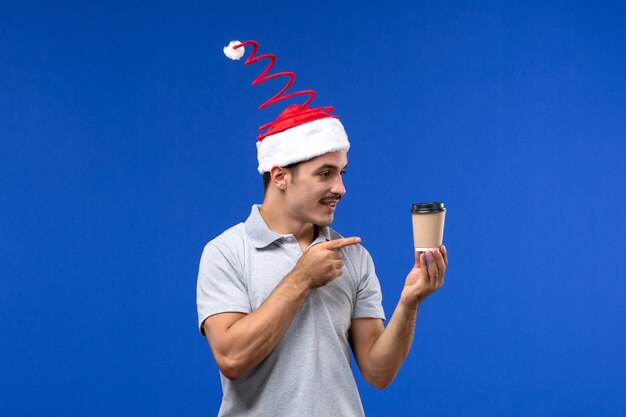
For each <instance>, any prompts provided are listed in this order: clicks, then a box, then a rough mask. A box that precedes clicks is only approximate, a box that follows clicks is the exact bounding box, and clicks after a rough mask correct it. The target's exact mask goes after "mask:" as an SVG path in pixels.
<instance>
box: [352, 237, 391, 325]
mask: <svg viewBox="0 0 626 417" xmlns="http://www.w3.org/2000/svg"><path fill="white" fill-rule="evenodd" d="M359 277H360V280H359V284H358V287H357V293H356V303H355V307H354V312H353V314H352V318H378V319H383V320H385V311H384V310H383V306H382V301H383V295H382V291H381V289H380V283H379V282H378V277H377V276H376V271H375V268H374V261H372V257H371V256H370V254H369V252H368V251H367V250H366V249H365V248H363V255H362V256H361V271H360V274H359Z"/></svg>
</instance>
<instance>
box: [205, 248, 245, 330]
mask: <svg viewBox="0 0 626 417" xmlns="http://www.w3.org/2000/svg"><path fill="white" fill-rule="evenodd" d="M239 265H240V262H238V261H237V259H236V257H235V256H234V254H233V253H232V251H230V250H229V248H228V247H226V245H223V244H219V243H215V242H209V243H208V244H207V245H206V246H205V248H204V251H203V252H202V258H201V259H200V268H199V271H198V284H197V288H196V303H197V306H198V327H199V330H200V334H201V335H203V336H206V335H205V334H204V329H203V327H202V324H203V323H204V320H206V319H207V318H208V317H210V316H212V315H214V314H218V313H226V312H238V313H250V312H251V311H252V308H251V306H250V299H249V297H248V289H247V288H246V285H245V282H244V279H243V273H242V271H241V266H239Z"/></svg>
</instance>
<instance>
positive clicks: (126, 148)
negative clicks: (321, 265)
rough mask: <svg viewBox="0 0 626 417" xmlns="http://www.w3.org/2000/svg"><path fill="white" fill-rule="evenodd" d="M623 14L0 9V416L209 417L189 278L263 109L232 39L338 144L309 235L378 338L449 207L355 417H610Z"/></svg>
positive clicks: (203, 6)
mask: <svg viewBox="0 0 626 417" xmlns="http://www.w3.org/2000/svg"><path fill="white" fill-rule="evenodd" d="M623 4H624V3H623V2H577V1H561V2H545V1H527V2H512V1H499V2H488V1H485V2H442V1H420V2H409V1H406V2H381V3H370V2H330V1H317V2H313V3H306V4H305V3H302V2H284V3H276V4H266V3H263V2H249V3H245V2H239V3H231V4H228V2H220V3H211V2H176V3H173V2H171V3H165V2H163V3H158V4H157V3H155V2H133V3H129V2H117V1H107V2H104V1H98V2H62V1H60V2H41V3H34V2H10V1H9V2H7V1H3V2H2V3H0V143H1V148H0V187H1V188H0V192H1V196H2V198H1V199H0V245H1V257H0V271H1V280H0V313H1V317H0V414H2V415H7V416H8V415H11V416H32V415H40V416H59V415H83V416H108V415H117V416H131V415H152V416H172V415H185V416H207V415H215V414H216V413H217V410H218V408H219V404H220V400H221V388H220V385H219V378H218V371H217V368H216V366H215V364H214V361H213V359H212V357H211V353H210V351H209V348H208V346H207V344H206V341H205V340H204V339H203V338H202V337H201V336H200V335H199V334H198V330H197V327H196V326H197V323H196V320H197V319H196V306H195V286H196V276H197V269H198V263H199V260H200V255H201V252H202V248H203V246H204V244H206V242H207V241H209V240H210V239H212V238H213V237H215V236H216V235H217V234H219V233H220V232H222V231H223V230H225V229H226V228H228V227H230V226H232V225H234V224H235V223H238V222H240V221H243V220H245V218H246V217H247V215H248V213H249V210H250V206H251V205H252V204H253V203H255V202H257V203H258V202H260V201H261V198H262V184H261V176H260V175H259V174H258V172H257V171H256V167H257V163H256V149H255V141H256V139H255V138H256V134H257V132H256V129H257V127H258V126H259V125H261V124H264V123H266V122H268V121H271V120H273V119H274V118H275V117H276V115H277V114H278V113H279V112H280V110H281V109H282V106H271V107H270V108H268V109H265V110H263V111H258V110H257V106H258V105H260V104H261V103H262V102H263V101H265V100H266V99H267V98H269V97H270V96H271V95H273V94H275V92H276V91H277V90H278V88H279V87H280V86H282V83H283V81H282V80H280V81H275V82H266V83H264V84H263V85H260V86H256V87H251V86H250V83H251V81H252V80H253V79H254V77H256V76H257V74H258V73H259V72H260V71H261V70H262V67H264V65H261V66H259V65H252V66H244V65H243V63H242V62H241V61H239V62H233V61H230V60H228V59H226V58H225V56H224V55H223V53H222V47H223V46H224V45H226V44H227V43H228V41H230V40H231V39H239V40H241V41H244V40H247V39H255V40H257V41H258V42H259V44H260V52H262V53H265V52H270V53H274V54H276V56H277V59H278V60H277V64H276V66H275V70H277V71H281V70H290V71H294V72H295V73H296V74H297V80H296V82H295V84H294V86H293V87H294V89H292V90H290V91H296V90H299V89H307V88H312V89H314V90H316V91H317V93H318V96H317V98H316V99H315V101H314V102H313V104H314V105H317V106H320V105H333V106H335V112H336V114H337V115H339V116H340V117H341V120H342V122H343V123H344V125H345V126H346V129H347V131H348V134H349V137H350V140H351V143H352V149H351V150H350V153H349V160H350V166H349V169H348V173H347V176H346V178H345V180H346V186H347V189H348V193H347V195H346V196H345V198H344V199H343V201H342V204H341V206H340V207H339V210H338V212H337V214H336V221H335V223H334V224H333V227H334V228H335V229H336V230H338V231H339V232H340V233H342V234H344V235H359V236H361V237H362V239H363V244H364V245H365V246H366V247H367V248H368V249H369V250H370V252H371V253H372V256H373V258H374V260H375V262H376V267H377V272H378V275H379V278H380V280H381V284H382V288H383V293H384V307H385V309H386V311H387V314H388V315H391V313H392V311H393V309H394V307H395V304H396V302H397V300H398V296H399V293H400V291H401V288H402V285H403V281H404V277H405V276H406V273H407V272H408V270H409V269H410V268H411V266H412V246H411V245H412V243H411V229H410V227H411V226H410V216H409V207H410V204H411V203H414V202H417V201H432V200H440V201H444V202H445V203H446V205H447V206H448V214H447V222H446V233H445V243H446V246H447V248H448V250H449V253H450V266H449V269H448V271H447V274H446V284H445V285H444V287H443V288H442V289H441V290H440V291H439V292H437V293H436V294H435V295H433V296H432V297H431V298H429V299H428V300H426V301H425V302H424V304H423V305H422V308H421V310H420V313H419V317H418V324H417V329H416V336H415V341H414V345H413V348H412V351H411V353H410V355H409V357H408V359H407V361H406V363H405V364H404V366H403V368H402V370H401V371H400V373H399V375H398V376H397V379H396V380H395V381H394V382H393V384H392V385H391V386H390V387H389V388H387V389H386V390H384V391H377V390H375V389H373V388H370V387H368V386H367V385H366V384H365V383H364V382H363V381H362V379H361V378H360V376H358V375H357V381H358V383H359V387H360V391H361V395H362V399H363V403H364V407H365V410H366V413H367V415H368V416H389V415H397V416H400V415H417V416H596V415H602V416H623V415H626V360H625V358H624V345H625V343H624V341H625V339H626V325H625V321H626V320H625V319H626V308H625V307H624V303H623V297H624V294H625V292H626V284H625V277H626V268H625V266H624V265H625V264H624V246H625V245H624V244H623V240H622V237H623V236H624V233H626V226H625V225H626V222H625V221H624V213H625V212H626V197H625V193H624V180H625V179H626V168H625V166H624V155H626V145H625V139H626V25H625V24H624V22H625V21H626V20H625V19H626V7H624V6H623ZM296 101H298V100H296ZM311 389H315V387H311Z"/></svg>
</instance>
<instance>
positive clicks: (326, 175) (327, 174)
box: [320, 171, 330, 177]
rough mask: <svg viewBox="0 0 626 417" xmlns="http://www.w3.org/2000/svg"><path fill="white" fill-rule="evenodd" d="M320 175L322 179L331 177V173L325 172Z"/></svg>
mask: <svg viewBox="0 0 626 417" xmlns="http://www.w3.org/2000/svg"><path fill="white" fill-rule="evenodd" d="M320 175H321V176H322V177H328V176H330V171H324V172H321V173H320Z"/></svg>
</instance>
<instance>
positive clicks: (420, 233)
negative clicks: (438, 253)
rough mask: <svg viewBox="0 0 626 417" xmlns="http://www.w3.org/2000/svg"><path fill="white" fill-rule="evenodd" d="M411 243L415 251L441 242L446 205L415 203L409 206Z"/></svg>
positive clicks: (429, 247)
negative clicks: (411, 224)
mask: <svg viewBox="0 0 626 417" xmlns="http://www.w3.org/2000/svg"><path fill="white" fill-rule="evenodd" d="M411 217H412V218H413V243H414V246H415V250H416V251H420V252H423V251H427V250H430V249H433V248H438V247H440V246H441V245H442V244H443V225H444V223H445V220H446V207H445V206H444V204H443V203H439V202H437V203H415V204H413V206H412V207H411Z"/></svg>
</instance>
